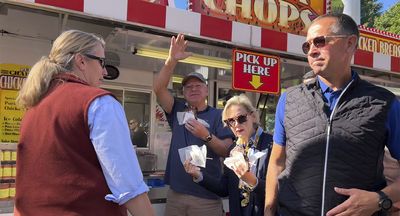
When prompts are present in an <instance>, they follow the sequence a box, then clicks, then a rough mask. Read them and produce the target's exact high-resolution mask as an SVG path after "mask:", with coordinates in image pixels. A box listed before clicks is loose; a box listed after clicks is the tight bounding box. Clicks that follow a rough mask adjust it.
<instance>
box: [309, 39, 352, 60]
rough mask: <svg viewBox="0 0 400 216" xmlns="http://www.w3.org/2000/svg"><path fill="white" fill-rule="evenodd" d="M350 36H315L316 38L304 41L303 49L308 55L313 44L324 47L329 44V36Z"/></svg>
mask: <svg viewBox="0 0 400 216" xmlns="http://www.w3.org/2000/svg"><path fill="white" fill-rule="evenodd" d="M349 36H350V35H327V36H319V37H315V38H314V39H311V40H309V41H306V42H304V43H303V45H302V46H301V49H302V50H303V52H304V54H306V55H307V54H308V52H310V48H311V44H314V46H315V47H317V48H322V47H324V46H325V45H326V44H327V42H328V39H329V38H346V37H349Z"/></svg>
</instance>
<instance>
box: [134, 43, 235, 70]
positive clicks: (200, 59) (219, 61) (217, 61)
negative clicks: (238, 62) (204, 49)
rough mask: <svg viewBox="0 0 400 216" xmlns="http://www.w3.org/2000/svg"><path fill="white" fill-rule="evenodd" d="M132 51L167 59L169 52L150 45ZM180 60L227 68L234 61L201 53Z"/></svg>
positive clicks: (140, 54) (137, 53) (136, 53)
mask: <svg viewBox="0 0 400 216" xmlns="http://www.w3.org/2000/svg"><path fill="white" fill-rule="evenodd" d="M131 52H132V54H134V55H138V56H144V57H150V58H156V59H164V60H165V59H167V58H168V52H169V50H167V49H162V48H156V47H150V46H132V47H131ZM179 62H184V63H188V64H194V65H200V66H208V67H215V68H221V69H225V70H230V69H232V62H231V61H230V60H228V59H224V58H218V57H211V56H204V55H199V54H192V56H190V57H188V58H186V59H184V60H180V61H179Z"/></svg>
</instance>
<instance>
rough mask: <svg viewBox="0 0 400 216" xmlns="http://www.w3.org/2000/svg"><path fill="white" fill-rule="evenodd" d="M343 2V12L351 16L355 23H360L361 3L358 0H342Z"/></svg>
mask: <svg viewBox="0 0 400 216" xmlns="http://www.w3.org/2000/svg"><path fill="white" fill-rule="evenodd" d="M342 2H343V4H344V9H343V13H344V14H347V15H349V16H351V17H352V18H353V19H354V21H355V22H356V23H357V25H360V20H361V19H360V17H361V15H360V14H361V3H360V0H342Z"/></svg>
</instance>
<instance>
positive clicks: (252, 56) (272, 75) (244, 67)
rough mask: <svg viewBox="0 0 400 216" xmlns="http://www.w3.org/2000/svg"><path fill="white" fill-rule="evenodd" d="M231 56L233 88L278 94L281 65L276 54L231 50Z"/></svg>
mask: <svg viewBox="0 0 400 216" xmlns="http://www.w3.org/2000/svg"><path fill="white" fill-rule="evenodd" d="M232 58H233V59H232V76H233V79H232V87H233V88H234V89H237V90H244V91H252V92H259V93H271V94H279V92H280V70H281V69H280V68H281V67H280V58H279V57H278V56H272V55H265V54H260V53H253V52H247V51H242V50H233V55H232Z"/></svg>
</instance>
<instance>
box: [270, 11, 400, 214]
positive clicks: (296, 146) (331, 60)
mask: <svg viewBox="0 0 400 216" xmlns="http://www.w3.org/2000/svg"><path fill="white" fill-rule="evenodd" d="M358 38H359V32H358V27H357V24H356V23H355V22H354V20H352V19H351V17H349V16H348V15H345V14H325V15H322V16H320V17H318V18H316V19H315V20H314V21H313V22H312V23H311V25H310V27H309V29H308V32H307V40H306V42H305V43H304V44H303V46H302V49H303V51H304V53H305V54H306V55H307V58H308V62H309V65H310V67H311V68H312V69H313V73H314V74H315V75H316V78H315V79H314V80H313V81H309V82H306V83H302V84H300V85H297V86H294V87H291V88H288V89H287V91H286V92H284V93H283V94H282V95H281V97H280V99H279V101H278V105H277V109H276V117H275V131H274V144H273V147H272V153H271V158H270V161H269V165H268V173H267V181H266V195H265V199H266V201H265V215H274V213H275V212H276V210H278V214H279V215H282V216H296V215H302V216H303V215H324V216H325V215H327V216H333V215H340V216H347V215H351V216H358V215H360V216H367V215H373V214H375V215H378V214H380V215H385V214H386V213H387V212H388V211H390V209H391V207H392V205H391V203H392V202H396V201H400V179H398V180H396V181H395V182H394V183H392V184H390V185H387V186H386V181H385V178H384V175H383V163H382V160H383V155H384V147H385V146H387V147H388V149H389V150H390V153H391V155H392V156H393V157H394V158H395V159H396V160H397V161H398V160H400V145H399V144H400V133H399V128H400V103H399V102H398V101H397V100H396V98H395V96H394V95H393V94H392V93H391V92H389V91H387V90H386V89H384V88H381V87H378V86H375V85H373V84H371V83H369V82H367V81H364V80H361V79H360V77H359V76H358V75H357V73H355V72H354V71H352V70H351V60H352V57H353V55H354V52H355V50H356V48H357V44H358Z"/></svg>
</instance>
